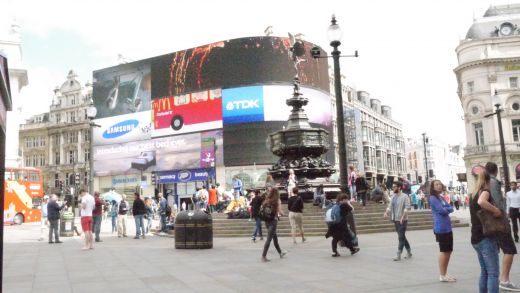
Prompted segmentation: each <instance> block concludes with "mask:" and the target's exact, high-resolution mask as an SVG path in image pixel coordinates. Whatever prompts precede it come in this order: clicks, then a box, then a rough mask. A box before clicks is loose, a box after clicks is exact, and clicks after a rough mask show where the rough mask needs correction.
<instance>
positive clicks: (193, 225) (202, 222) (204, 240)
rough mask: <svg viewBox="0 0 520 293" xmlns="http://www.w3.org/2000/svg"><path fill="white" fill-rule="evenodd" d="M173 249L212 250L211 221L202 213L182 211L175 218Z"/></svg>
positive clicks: (209, 216)
mask: <svg viewBox="0 0 520 293" xmlns="http://www.w3.org/2000/svg"><path fill="white" fill-rule="evenodd" d="M175 248H177V249H206V248H213V219H212V218H211V215H209V214H207V213H205V212H203V211H182V212H180V213H178V214H177V216H176V217H175Z"/></svg>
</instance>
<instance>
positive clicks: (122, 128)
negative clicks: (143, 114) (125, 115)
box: [103, 119, 139, 139]
mask: <svg viewBox="0 0 520 293" xmlns="http://www.w3.org/2000/svg"><path fill="white" fill-rule="evenodd" d="M137 125H139V121H138V120H135V119H130V120H125V121H122V122H119V123H117V124H114V125H113V126H110V127H109V128H108V129H107V130H105V132H103V138H106V139H111V138H116V137H120V136H122V135H125V134H127V133H129V132H131V131H132V130H134V128H136V127H137Z"/></svg>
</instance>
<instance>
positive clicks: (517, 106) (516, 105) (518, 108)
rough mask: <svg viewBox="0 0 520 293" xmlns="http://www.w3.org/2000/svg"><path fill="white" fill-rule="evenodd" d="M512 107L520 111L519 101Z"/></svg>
mask: <svg viewBox="0 0 520 293" xmlns="http://www.w3.org/2000/svg"><path fill="white" fill-rule="evenodd" d="M511 108H512V109H513V110H515V111H518V110H520V104H518V103H513V105H511Z"/></svg>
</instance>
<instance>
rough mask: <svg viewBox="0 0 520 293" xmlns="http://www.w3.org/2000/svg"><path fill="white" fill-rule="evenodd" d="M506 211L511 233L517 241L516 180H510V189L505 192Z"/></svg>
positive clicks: (519, 201) (518, 207)
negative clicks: (510, 224)
mask: <svg viewBox="0 0 520 293" xmlns="http://www.w3.org/2000/svg"><path fill="white" fill-rule="evenodd" d="M506 203H507V211H508V212H509V218H511V222H513V234H514V236H515V242H516V243H518V222H519V221H520V191H519V190H518V187H517V183H516V181H513V182H511V190H510V191H508V192H507V194H506Z"/></svg>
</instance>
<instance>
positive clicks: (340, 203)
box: [325, 193, 359, 257]
mask: <svg viewBox="0 0 520 293" xmlns="http://www.w3.org/2000/svg"><path fill="white" fill-rule="evenodd" d="M351 212H352V206H351V205H350V203H349V197H348V195H347V194H345V193H340V194H338V197H337V198H336V203H335V204H334V205H333V206H332V207H331V208H329V209H328V210H327V212H326V214H325V222H326V223H327V225H328V230H327V234H325V238H329V237H332V252H333V254H332V257H338V256H340V254H339V253H338V242H340V241H343V243H345V246H346V247H347V248H348V249H350V254H351V255H354V254H356V253H357V252H358V251H359V247H356V246H355V245H354V244H355V243H354V242H353V239H354V236H355V234H354V233H353V232H352V231H351V230H350V229H349V227H348V224H347V217H348V214H349V213H351Z"/></svg>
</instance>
